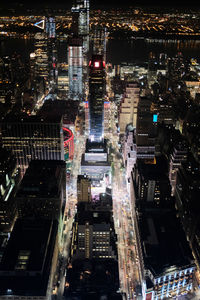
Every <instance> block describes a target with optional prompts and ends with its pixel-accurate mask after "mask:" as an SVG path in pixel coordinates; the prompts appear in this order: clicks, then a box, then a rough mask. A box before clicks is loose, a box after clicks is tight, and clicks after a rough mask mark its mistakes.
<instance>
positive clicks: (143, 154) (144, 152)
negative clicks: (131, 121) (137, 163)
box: [136, 97, 157, 159]
mask: <svg viewBox="0 0 200 300" xmlns="http://www.w3.org/2000/svg"><path fill="white" fill-rule="evenodd" d="M151 105H152V100H151V99H150V98H147V97H140V100H139V103H138V111H137V123H136V145H137V158H141V159H154V157H155V138H156V134H157V114H153V113H152V112H151Z"/></svg>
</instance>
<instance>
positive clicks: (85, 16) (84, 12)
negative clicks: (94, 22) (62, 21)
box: [71, 0, 89, 35]
mask: <svg viewBox="0 0 200 300" xmlns="http://www.w3.org/2000/svg"><path fill="white" fill-rule="evenodd" d="M71 11H72V27H73V28H72V29H73V31H74V32H75V33H76V34H79V35H88V34H89V0H74V3H73V6H72V9H71Z"/></svg>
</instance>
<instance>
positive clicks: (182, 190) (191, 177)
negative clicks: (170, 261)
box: [175, 156, 200, 271]
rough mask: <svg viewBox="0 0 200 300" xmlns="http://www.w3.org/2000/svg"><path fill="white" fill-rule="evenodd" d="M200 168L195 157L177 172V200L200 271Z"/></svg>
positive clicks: (178, 209) (179, 212) (189, 158)
mask: <svg viewBox="0 0 200 300" xmlns="http://www.w3.org/2000/svg"><path fill="white" fill-rule="evenodd" d="M199 171H200V166H199V163H197V162H196V161H195V159H194V157H193V156H189V157H188V159H187V161H183V162H182V164H181V167H180V168H179V169H178V172H177V180H176V187H175V199H176V208H177V212H178V215H179V217H180V219H181V222H182V225H183V228H184V230H185V233H186V236H187V239H188V241H189V243H190V246H191V248H192V252H193V254H194V256H195V260H196V264H197V267H198V271H200V229H199V228H200V205H199V197H200V189H199V187H200V175H199V174H200V173H199Z"/></svg>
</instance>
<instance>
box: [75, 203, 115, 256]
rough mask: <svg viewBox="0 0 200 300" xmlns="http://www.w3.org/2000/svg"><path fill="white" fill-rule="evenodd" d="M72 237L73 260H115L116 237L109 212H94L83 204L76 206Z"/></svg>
mask: <svg viewBox="0 0 200 300" xmlns="http://www.w3.org/2000/svg"><path fill="white" fill-rule="evenodd" d="M82 204H83V203H82ZM73 237H74V239H73V240H72V258H73V259H77V258H79V259H80V258H82V259H84V258H89V259H92V258H93V259H94V258H99V259H110V258H114V259H117V248H116V235H115V231H114V223H113V219H112V212H111V211H106V209H104V210H103V211H99V210H95V208H93V209H92V208H90V207H89V206H88V205H85V204H84V206H82V205H81V206H78V212H77V215H76V218H75V224H74V227H73Z"/></svg>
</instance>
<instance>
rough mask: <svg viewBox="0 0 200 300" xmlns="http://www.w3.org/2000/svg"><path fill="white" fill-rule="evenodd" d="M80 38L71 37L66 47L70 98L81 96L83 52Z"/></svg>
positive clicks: (74, 98) (80, 97)
mask: <svg viewBox="0 0 200 300" xmlns="http://www.w3.org/2000/svg"><path fill="white" fill-rule="evenodd" d="M82 44H83V42H82V39H81V38H80V37H73V38H71V39H70V42H69V47H68V64H69V70H68V74H69V97H70V99H72V100H81V99H82V97H83V78H82V77H83V52H82Z"/></svg>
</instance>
